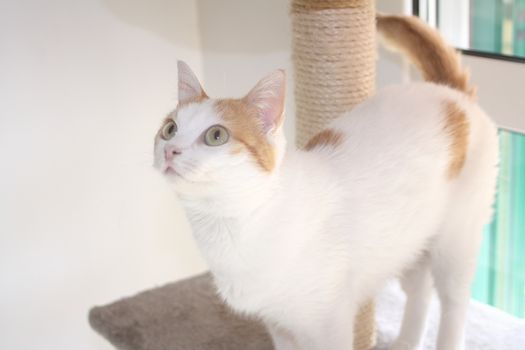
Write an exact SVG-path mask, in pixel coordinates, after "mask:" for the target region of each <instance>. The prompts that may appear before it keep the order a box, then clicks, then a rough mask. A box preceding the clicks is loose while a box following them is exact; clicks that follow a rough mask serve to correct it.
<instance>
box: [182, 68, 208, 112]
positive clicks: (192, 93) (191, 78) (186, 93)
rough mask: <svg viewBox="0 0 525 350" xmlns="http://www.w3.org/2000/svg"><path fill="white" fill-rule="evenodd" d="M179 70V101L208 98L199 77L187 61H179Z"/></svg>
mask: <svg viewBox="0 0 525 350" xmlns="http://www.w3.org/2000/svg"><path fill="white" fill-rule="evenodd" d="M177 70H178V74H179V103H184V102H187V101H191V100H196V99H205V98H208V96H207V95H206V93H205V92H204V90H203V89H202V86H201V84H200V83H199V79H197V77H196V76H195V73H193V71H192V70H191V68H190V67H189V66H188V65H187V64H186V63H185V62H183V61H177Z"/></svg>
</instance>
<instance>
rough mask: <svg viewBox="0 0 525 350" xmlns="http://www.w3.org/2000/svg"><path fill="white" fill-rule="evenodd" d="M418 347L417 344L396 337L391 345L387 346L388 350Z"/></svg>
mask: <svg viewBox="0 0 525 350" xmlns="http://www.w3.org/2000/svg"><path fill="white" fill-rule="evenodd" d="M418 348H419V347H418V344H412V343H411V342H408V341H405V340H403V339H396V340H395V341H394V342H393V343H392V345H390V346H389V347H388V350H417V349H418Z"/></svg>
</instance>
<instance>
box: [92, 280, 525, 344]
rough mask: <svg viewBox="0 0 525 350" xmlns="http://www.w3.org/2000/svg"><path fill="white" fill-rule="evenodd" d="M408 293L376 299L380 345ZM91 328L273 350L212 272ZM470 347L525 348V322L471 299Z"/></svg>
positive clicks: (128, 336) (112, 310)
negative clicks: (223, 297)
mask: <svg viewBox="0 0 525 350" xmlns="http://www.w3.org/2000/svg"><path fill="white" fill-rule="evenodd" d="M403 305H404V295H403V293H402V292H401V290H400V289H399V287H398V285H397V284H396V283H390V284H389V285H388V286H387V287H386V288H385V289H384V291H383V292H382V293H381V294H380V295H379V296H378V298H377V329H378V334H377V346H376V348H375V349H376V350H383V349H387V348H388V344H390V342H391V341H392V340H393V339H394V338H395V336H396V334H397V332H398V329H399V323H400V322H401V317H402V311H403ZM89 321H90V323H91V326H92V327H93V328H94V329H95V330H96V331H97V332H99V333H100V334H101V335H102V336H104V337H105V338H106V339H107V340H108V341H109V342H111V343H112V344H113V345H114V346H115V347H116V348H117V349H121V350H204V349H207V350H272V349H273V346H272V343H271V340H270V338H269V336H268V334H267V333H266V331H265V329H264V327H263V326H262V325H261V324H260V323H259V322H257V321H255V320H251V319H248V318H244V317H241V316H239V315H236V314H233V313H232V312H231V310H230V309H228V308H227V307H226V306H225V305H224V304H223V303H222V302H221V301H220V299H219V298H218V297H217V296H216V294H215V291H214V287H213V285H212V281H211V277H210V275H209V274H204V275H200V276H197V277H193V278H190V279H186V280H183V281H180V282H176V283H171V284H168V285H166V286H163V287H160V288H155V289H152V290H149V291H146V292H143V293H140V294H138V295H136V296H133V297H129V298H124V299H122V300H119V301H117V302H114V303H112V304H109V305H107V306H101V307H95V308H93V309H92V310H91V312H90V314H89ZM438 321H439V304H438V303H437V300H434V301H433V303H432V306H431V308H430V315H429V320H428V327H427V328H428V331H427V334H426V336H425V341H424V342H423V344H422V346H421V349H423V350H430V349H434V348H435V345H434V344H435V337H436V334H437V324H438ZM466 337H467V344H466V349H467V350H503V349H505V350H523V349H525V320H521V319H517V318H515V317H512V316H510V315H508V314H506V313H504V312H502V311H500V310H497V309H495V308H493V307H490V306H487V305H483V304H480V303H478V302H475V301H472V302H471V305H470V310H469V317H468V322H467V333H466Z"/></svg>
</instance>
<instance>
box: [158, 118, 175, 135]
mask: <svg viewBox="0 0 525 350" xmlns="http://www.w3.org/2000/svg"><path fill="white" fill-rule="evenodd" d="M176 132H177V124H176V123H175V122H173V121H169V122H167V123H166V125H164V126H163V127H162V130H161V131H160V136H161V137H162V138H163V139H164V140H169V139H171V138H172V137H173V136H174V135H175V133H176Z"/></svg>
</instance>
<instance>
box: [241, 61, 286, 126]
mask: <svg viewBox="0 0 525 350" xmlns="http://www.w3.org/2000/svg"><path fill="white" fill-rule="evenodd" d="M285 91H286V75H285V73H284V70H282V69H279V70H276V71H274V72H272V73H270V74H268V75H267V76H266V77H264V78H263V79H261V80H260V81H259V82H258V83H257V85H255V87H254V88H253V89H252V90H251V91H250V92H249V93H248V95H246V97H244V100H245V102H246V103H248V104H250V105H252V106H254V107H255V108H256V110H257V112H258V117H259V120H260V122H261V125H262V126H263V131H264V133H265V134H267V133H272V132H274V131H276V130H277V129H279V128H280V127H281V125H282V123H283V119H284V118H283V114H284V96H285Z"/></svg>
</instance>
